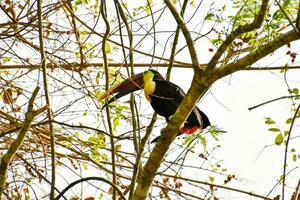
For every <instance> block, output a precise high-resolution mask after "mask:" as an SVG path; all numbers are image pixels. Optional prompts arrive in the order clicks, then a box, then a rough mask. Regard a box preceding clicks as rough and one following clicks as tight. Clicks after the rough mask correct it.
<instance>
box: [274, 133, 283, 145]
mask: <svg viewBox="0 0 300 200" xmlns="http://www.w3.org/2000/svg"><path fill="white" fill-rule="evenodd" d="M283 139H284V137H283V135H282V134H281V133H279V134H278V135H277V136H276V138H275V144H276V145H281V144H282V143H283Z"/></svg>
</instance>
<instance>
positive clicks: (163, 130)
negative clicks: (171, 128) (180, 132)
mask: <svg viewBox="0 0 300 200" xmlns="http://www.w3.org/2000/svg"><path fill="white" fill-rule="evenodd" d="M165 130H166V129H165V128H163V129H161V130H160V136H158V137H156V138H155V139H154V140H152V141H151V144H152V143H155V142H157V140H158V139H159V138H160V137H161V135H162V134H164V132H165Z"/></svg>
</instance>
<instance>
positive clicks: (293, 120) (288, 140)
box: [281, 104, 300, 200]
mask: <svg viewBox="0 0 300 200" xmlns="http://www.w3.org/2000/svg"><path fill="white" fill-rule="evenodd" d="M299 109H300V104H299V105H298V107H297V109H296V110H295V114H294V116H293V119H292V123H291V126H290V129H289V132H288V136H287V139H286V144H285V151H284V161H283V174H282V194H281V195H282V200H284V188H285V176H286V167H287V153H288V147H289V142H290V138H291V135H292V130H293V126H294V123H295V120H296V118H297V116H298V114H299V113H298V111H299Z"/></svg>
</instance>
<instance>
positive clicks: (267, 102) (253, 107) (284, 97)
mask: <svg viewBox="0 0 300 200" xmlns="http://www.w3.org/2000/svg"><path fill="white" fill-rule="evenodd" d="M296 97H300V95H291V96H282V97H278V98H275V99H271V100H269V101H265V102H263V103H260V104H258V105H256V106H252V107H249V108H248V110H253V109H256V108H258V107H260V106H264V105H266V104H269V103H273V102H275V101H278V100H282V99H290V98H296Z"/></svg>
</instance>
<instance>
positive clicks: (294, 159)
mask: <svg viewBox="0 0 300 200" xmlns="http://www.w3.org/2000/svg"><path fill="white" fill-rule="evenodd" d="M296 160H297V155H296V154H294V155H293V161H294V162H296Z"/></svg>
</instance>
